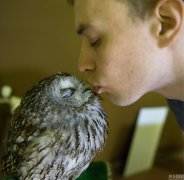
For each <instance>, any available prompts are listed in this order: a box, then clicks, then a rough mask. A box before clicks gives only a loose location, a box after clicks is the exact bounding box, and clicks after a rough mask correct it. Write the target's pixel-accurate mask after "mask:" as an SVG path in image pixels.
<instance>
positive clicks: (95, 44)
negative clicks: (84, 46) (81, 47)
mask: <svg viewBox="0 0 184 180" xmlns="http://www.w3.org/2000/svg"><path fill="white" fill-rule="evenodd" d="M100 44H101V38H99V39H97V40H95V41H94V42H92V43H91V44H90V46H91V47H94V48H97V47H99V45H100Z"/></svg>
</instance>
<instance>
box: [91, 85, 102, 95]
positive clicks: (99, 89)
mask: <svg viewBox="0 0 184 180" xmlns="http://www.w3.org/2000/svg"><path fill="white" fill-rule="evenodd" d="M93 91H94V92H95V93H96V94H101V93H102V92H103V88H102V87H101V86H93Z"/></svg>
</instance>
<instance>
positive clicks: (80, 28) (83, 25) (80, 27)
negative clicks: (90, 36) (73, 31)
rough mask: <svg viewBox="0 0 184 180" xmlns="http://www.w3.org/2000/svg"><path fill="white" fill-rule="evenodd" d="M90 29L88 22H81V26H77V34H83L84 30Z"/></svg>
mask: <svg viewBox="0 0 184 180" xmlns="http://www.w3.org/2000/svg"><path fill="white" fill-rule="evenodd" d="M87 29H89V26H88V25H86V24H80V25H79V27H78V28H77V34H79V35H82V34H84V32H85V31H86V30H87Z"/></svg>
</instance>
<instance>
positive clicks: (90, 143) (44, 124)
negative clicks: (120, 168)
mask: <svg viewBox="0 0 184 180" xmlns="http://www.w3.org/2000/svg"><path fill="white" fill-rule="evenodd" d="M107 129H108V124H107V120H106V115H105V113H104V111H103V109H102V108H101V105H100V102H99V98H98V96H96V95H95V94H94V93H93V91H92V90H90V89H89V88H88V87H87V86H86V85H85V84H84V83H82V82H81V81H79V80H77V79H76V78H75V77H74V76H72V75H69V74H64V73H57V74H55V75H53V76H50V77H48V78H46V79H44V80H42V81H40V82H39V83H38V84H37V85H35V86H33V87H32V88H31V89H30V90H29V91H28V92H27V93H26V95H25V97H24V98H23V99H22V102H21V104H20V105H19V107H18V108H17V109H16V111H15V113H14V115H13V118H12V121H11V125H10V130H9V134H8V138H7V141H6V146H5V148H4V153H3V157H2V169H3V172H4V173H5V175H7V176H14V177H19V179H20V180H23V179H24V180H32V179H34V180H41V179H43V180H67V179H75V178H76V177H78V176H79V175H80V174H81V172H82V171H83V170H85V169H86V168H87V166H88V165H89V163H90V161H91V160H92V158H93V157H94V156H95V155H96V153H97V152H99V151H100V150H101V149H102V148H103V146H104V143H105V138H106V134H107V131H108V130H107Z"/></svg>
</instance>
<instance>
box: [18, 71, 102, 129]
mask: <svg viewBox="0 0 184 180" xmlns="http://www.w3.org/2000/svg"><path fill="white" fill-rule="evenodd" d="M16 112H17V113H16V114H18V115H20V114H22V116H24V117H25V118H27V119H29V118H30V117H32V118H31V119H33V120H34V123H35V124H39V125H41V127H45V126H49V125H50V126H54V127H55V125H56V126H57V125H58V123H62V124H65V123H63V121H65V122H67V124H69V122H70V124H72V123H75V122H76V119H78V120H80V119H82V118H84V119H85V117H88V118H89V117H91V116H93V117H95V118H97V119H99V118H102V119H105V113H104V111H103V110H102V108H101V105H100V101H99V96H98V95H96V94H95V92H93V91H92V90H91V89H90V88H89V85H87V84H86V83H84V82H83V81H81V80H79V79H77V78H76V77H75V76H73V75H71V74H67V73H57V74H54V75H51V76H49V77H47V78H45V79H43V80H42V81H40V82H38V83H37V84H36V85H34V86H33V87H32V88H31V89H30V90H28V91H27V93H26V94H25V96H24V98H23V99H22V101H21V104H20V106H19V107H18V108H17V111H16ZM72 119H73V120H72ZM32 123H33V122H32Z"/></svg>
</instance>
